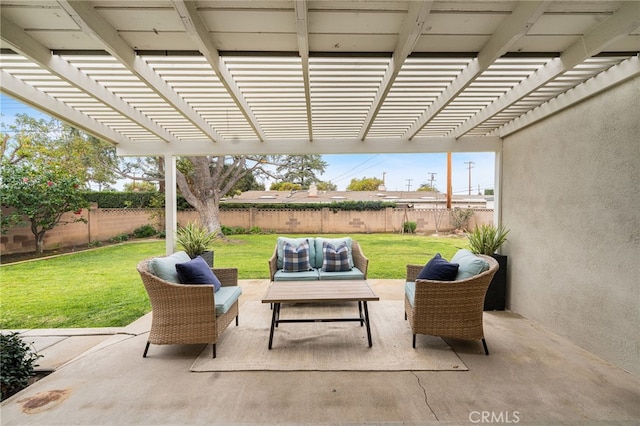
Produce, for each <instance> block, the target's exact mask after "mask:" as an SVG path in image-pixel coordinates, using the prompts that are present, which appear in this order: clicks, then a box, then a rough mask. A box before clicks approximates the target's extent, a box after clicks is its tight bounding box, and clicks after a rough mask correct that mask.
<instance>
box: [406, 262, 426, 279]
mask: <svg viewBox="0 0 640 426" xmlns="http://www.w3.org/2000/svg"><path fill="white" fill-rule="evenodd" d="M422 268H424V265H407V281H415V280H416V278H417V277H418V274H420V271H422Z"/></svg>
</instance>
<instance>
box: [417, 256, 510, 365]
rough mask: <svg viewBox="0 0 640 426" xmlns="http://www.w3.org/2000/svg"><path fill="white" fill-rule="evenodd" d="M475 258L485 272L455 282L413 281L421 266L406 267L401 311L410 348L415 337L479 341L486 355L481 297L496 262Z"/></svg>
mask: <svg viewBox="0 0 640 426" xmlns="http://www.w3.org/2000/svg"><path fill="white" fill-rule="evenodd" d="M477 257H478V258H480V259H482V260H484V261H485V262H487V263H488V269H487V270H485V271H482V272H480V273H477V274H475V275H472V276H470V277H468V278H464V279H460V280H455V281H435V280H426V279H417V277H418V275H419V274H420V272H421V271H422V270H423V268H424V267H425V265H407V276H406V284H405V298H404V309H405V319H408V320H409V325H410V327H411V331H412V333H413V347H414V348H415V347H416V334H427V335H432V336H440V337H449V338H455V339H465V340H482V345H483V347H484V352H485V354H486V355H489V349H488V348H487V342H486V340H485V338H484V328H483V320H482V315H483V307H484V297H485V294H486V292H487V288H488V287H489V284H490V283H491V279H492V278H493V276H494V275H495V273H496V271H497V270H498V262H497V261H496V260H495V259H494V258H492V257H490V256H484V255H477ZM452 261H453V259H452Z"/></svg>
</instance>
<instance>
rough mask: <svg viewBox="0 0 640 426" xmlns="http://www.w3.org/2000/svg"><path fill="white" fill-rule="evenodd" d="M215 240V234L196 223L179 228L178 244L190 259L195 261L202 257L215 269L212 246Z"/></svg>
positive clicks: (177, 233)
mask: <svg viewBox="0 0 640 426" xmlns="http://www.w3.org/2000/svg"><path fill="white" fill-rule="evenodd" d="M215 238H216V236H215V234H213V233H211V232H209V230H208V229H207V228H206V227H205V226H203V225H201V224H199V223H195V222H189V223H187V224H186V225H185V226H182V227H180V228H178V231H177V232H176V243H178V245H179V246H180V247H182V249H183V250H184V251H185V252H186V253H187V254H188V255H189V257H190V258H192V259H194V258H196V257H198V256H202V258H203V259H204V260H206V261H207V263H208V264H209V266H211V267H213V251H212V250H211V245H212V244H213V241H214V240H215Z"/></svg>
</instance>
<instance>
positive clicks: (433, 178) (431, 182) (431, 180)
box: [429, 172, 437, 192]
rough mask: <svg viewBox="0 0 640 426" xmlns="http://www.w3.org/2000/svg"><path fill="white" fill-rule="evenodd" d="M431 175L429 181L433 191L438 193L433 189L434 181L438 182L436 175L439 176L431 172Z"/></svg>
mask: <svg viewBox="0 0 640 426" xmlns="http://www.w3.org/2000/svg"><path fill="white" fill-rule="evenodd" d="M429 174H430V175H431V179H430V180H429V186H430V187H431V191H433V192H436V189H435V188H434V187H433V181H434V180H436V178H435V175H437V173H434V172H429Z"/></svg>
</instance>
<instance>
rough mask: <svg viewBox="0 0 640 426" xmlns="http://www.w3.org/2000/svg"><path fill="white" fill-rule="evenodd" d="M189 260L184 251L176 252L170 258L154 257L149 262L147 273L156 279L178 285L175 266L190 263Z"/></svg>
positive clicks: (178, 280) (178, 279)
mask: <svg viewBox="0 0 640 426" xmlns="http://www.w3.org/2000/svg"><path fill="white" fill-rule="evenodd" d="M190 260H191V258H190V257H189V255H188V254H187V253H186V252H184V251H177V252H175V253H173V254H172V255H170V256H166V257H156V258H154V259H151V261H150V262H149V272H151V273H152V274H153V275H155V276H156V277H158V278H160V279H163V280H165V281H169V282H170V283H175V284H180V278H179V277H178V271H176V264H178V263H184V262H188V261H190Z"/></svg>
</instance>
